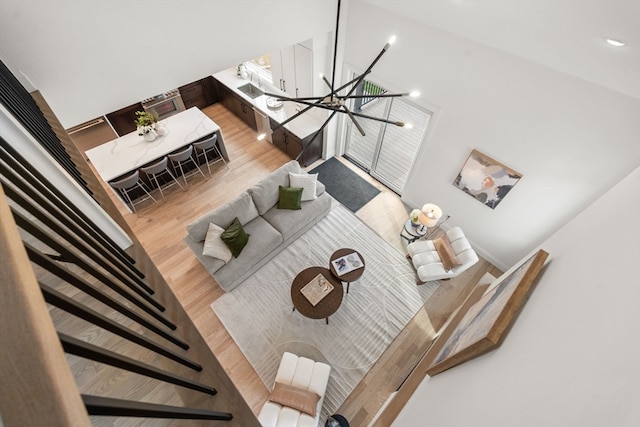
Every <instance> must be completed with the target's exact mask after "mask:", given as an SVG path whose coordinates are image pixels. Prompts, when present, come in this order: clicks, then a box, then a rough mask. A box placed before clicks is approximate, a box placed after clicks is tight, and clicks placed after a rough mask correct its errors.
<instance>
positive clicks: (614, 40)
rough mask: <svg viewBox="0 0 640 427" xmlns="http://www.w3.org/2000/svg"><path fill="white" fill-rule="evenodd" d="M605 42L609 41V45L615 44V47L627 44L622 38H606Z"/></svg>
mask: <svg viewBox="0 0 640 427" xmlns="http://www.w3.org/2000/svg"><path fill="white" fill-rule="evenodd" d="M607 43H609V44H610V45H611V46H615V47H622V46H624V45H626V44H627V43H626V42H625V41H624V40H620V39H612V38H608V39H607Z"/></svg>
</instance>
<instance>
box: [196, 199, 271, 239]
mask: <svg viewBox="0 0 640 427" xmlns="http://www.w3.org/2000/svg"><path fill="white" fill-rule="evenodd" d="M276 193H277V188H276ZM257 216H258V210H257V209H256V206H255V205H254V204H253V199H252V198H251V196H250V195H249V194H248V193H247V192H246V191H245V192H243V193H242V194H240V196H238V197H237V198H236V199H234V200H232V201H230V202H229V203H227V204H225V205H222V206H220V207H217V208H215V209H214V210H212V211H211V212H209V213H207V214H205V215H203V216H201V217H200V218H198V219H197V220H196V221H194V222H192V223H191V224H189V225H188V226H187V232H188V233H189V235H190V236H191V238H192V239H193V241H194V242H201V241H203V240H204V238H205V237H206V235H207V231H208V229H209V224H210V223H214V224H216V225H218V226H220V227H222V228H227V227H228V226H229V225H231V223H232V222H233V219H234V218H236V217H237V218H238V219H239V220H240V223H241V224H247V223H249V222H250V221H251V220H253V219H254V218H256V217H257Z"/></svg>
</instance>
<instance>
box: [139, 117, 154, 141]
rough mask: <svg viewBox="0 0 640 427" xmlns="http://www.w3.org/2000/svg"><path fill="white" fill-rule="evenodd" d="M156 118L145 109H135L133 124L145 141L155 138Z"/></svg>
mask: <svg viewBox="0 0 640 427" xmlns="http://www.w3.org/2000/svg"><path fill="white" fill-rule="evenodd" d="M157 121H158V119H157V118H156V117H155V116H154V115H153V114H150V113H147V112H146V111H136V120H135V124H136V126H137V127H138V135H140V136H142V137H143V138H144V140H145V141H153V140H154V139H156V133H155V132H154V128H155V125H156V122H157Z"/></svg>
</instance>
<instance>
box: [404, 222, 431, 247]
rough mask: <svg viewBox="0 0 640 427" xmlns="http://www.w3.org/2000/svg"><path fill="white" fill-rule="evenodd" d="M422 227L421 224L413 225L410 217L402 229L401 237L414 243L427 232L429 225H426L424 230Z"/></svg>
mask: <svg viewBox="0 0 640 427" xmlns="http://www.w3.org/2000/svg"><path fill="white" fill-rule="evenodd" d="M420 228H421V227H420V224H418V225H413V223H412V222H411V220H410V219H408V220H407V222H405V223H404V226H403V227H402V230H400V237H402V238H403V239H404V240H406V241H407V242H409V243H413V242H415V241H416V240H418V239H419V238H421V237H423V236H424V235H425V234H427V227H424V228H423V229H422V230H420Z"/></svg>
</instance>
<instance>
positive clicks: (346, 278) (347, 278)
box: [329, 248, 364, 293]
mask: <svg viewBox="0 0 640 427" xmlns="http://www.w3.org/2000/svg"><path fill="white" fill-rule="evenodd" d="M353 253H355V254H356V256H357V257H358V258H360V263H361V264H362V267H360V268H357V269H355V270H353V271H350V272H348V273H345V274H343V275H339V274H338V272H337V271H336V269H335V267H334V266H333V261H335V260H336V259H338V258H340V257H343V256H345V255H349V254H353ZM329 269H330V270H331V274H333V276H334V277H335V278H336V279H338V280H340V281H342V282H347V293H349V285H351V282H355V281H356V280H358V279H359V278H360V276H362V273H364V258H363V257H362V255H360V252H358V251H355V250H353V249H349V248H342V249H338V250H337V251H335V252H334V253H333V254H332V255H331V258H329Z"/></svg>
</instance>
